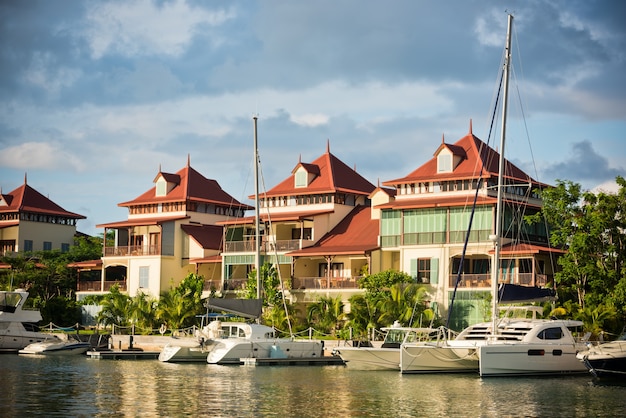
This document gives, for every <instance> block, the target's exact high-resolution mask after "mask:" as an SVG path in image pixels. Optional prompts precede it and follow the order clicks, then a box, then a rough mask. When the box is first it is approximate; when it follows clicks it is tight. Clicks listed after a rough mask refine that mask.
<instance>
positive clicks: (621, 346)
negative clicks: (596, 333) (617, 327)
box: [576, 333, 626, 379]
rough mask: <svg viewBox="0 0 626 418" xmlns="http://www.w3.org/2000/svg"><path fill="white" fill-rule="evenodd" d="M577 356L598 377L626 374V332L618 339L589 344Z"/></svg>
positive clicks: (622, 376)
mask: <svg viewBox="0 0 626 418" xmlns="http://www.w3.org/2000/svg"><path fill="white" fill-rule="evenodd" d="M576 358H578V360H579V361H580V362H582V364H584V365H585V367H586V368H587V369H588V370H589V371H590V372H591V374H593V375H594V376H596V377H616V378H622V379H623V378H624V376H626V333H624V334H622V335H621V336H620V337H619V338H618V339H617V340H615V341H610V342H607V343H602V344H598V345H595V346H589V347H588V348H587V349H586V350H583V351H581V352H579V353H578V354H577V355H576Z"/></svg>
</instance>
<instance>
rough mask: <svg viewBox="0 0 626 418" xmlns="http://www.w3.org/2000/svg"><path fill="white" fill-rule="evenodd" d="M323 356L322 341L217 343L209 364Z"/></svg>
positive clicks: (208, 356)
mask: <svg viewBox="0 0 626 418" xmlns="http://www.w3.org/2000/svg"><path fill="white" fill-rule="evenodd" d="M322 355H323V345H322V342H321V341H313V340H279V339H271V340H267V341H263V340H254V341H241V340H240V339H237V338H233V339H228V338H227V339H223V340H220V341H216V342H215V345H214V346H213V347H212V348H211V350H210V351H209V353H208V355H207V359H206V361H207V363H209V364H244V362H245V360H244V359H247V358H312V357H321V356H322Z"/></svg>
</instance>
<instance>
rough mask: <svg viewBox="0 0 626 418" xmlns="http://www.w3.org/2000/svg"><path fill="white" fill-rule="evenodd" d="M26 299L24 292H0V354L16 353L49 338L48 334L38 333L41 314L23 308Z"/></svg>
mask: <svg viewBox="0 0 626 418" xmlns="http://www.w3.org/2000/svg"><path fill="white" fill-rule="evenodd" d="M26 299H28V292H27V291H25V290H21V289H18V290H14V291H4V290H3V291H0V352H17V351H19V350H21V349H23V348H24V347H26V346H27V345H29V344H32V343H35V342H40V341H44V340H45V339H46V338H50V334H47V333H44V332H40V331H39V327H38V326H37V323H38V322H40V321H41V319H42V318H41V313H40V312H39V311H38V310H36V309H27V308H25V303H26Z"/></svg>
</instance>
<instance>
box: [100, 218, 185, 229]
mask: <svg viewBox="0 0 626 418" xmlns="http://www.w3.org/2000/svg"><path fill="white" fill-rule="evenodd" d="M181 219H189V216H164V217H161V218H141V219H128V220H125V221H119V222H110V223H107V224H99V225H96V228H124V227H131V226H144V225H159V224H162V223H165V222H172V221H179V220H181Z"/></svg>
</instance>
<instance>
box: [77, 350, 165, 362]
mask: <svg viewBox="0 0 626 418" xmlns="http://www.w3.org/2000/svg"><path fill="white" fill-rule="evenodd" d="M160 353H161V352H160V351H143V350H103V351H87V355H88V356H89V357H91V358H92V359H96V360H156V359H158V358H159V354H160Z"/></svg>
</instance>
